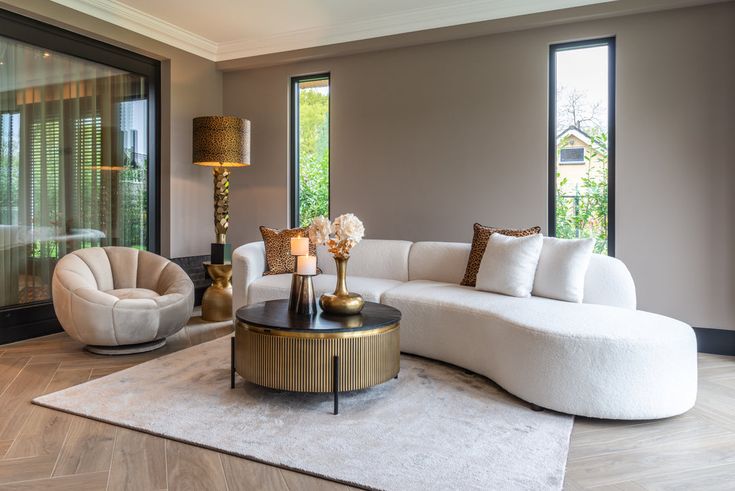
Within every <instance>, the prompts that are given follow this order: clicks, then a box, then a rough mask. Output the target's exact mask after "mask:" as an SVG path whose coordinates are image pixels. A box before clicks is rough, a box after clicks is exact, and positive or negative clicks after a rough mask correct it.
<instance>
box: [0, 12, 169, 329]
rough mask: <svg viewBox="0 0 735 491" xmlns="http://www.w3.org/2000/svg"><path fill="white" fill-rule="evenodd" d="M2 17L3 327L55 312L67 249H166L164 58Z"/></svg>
mask: <svg viewBox="0 0 735 491" xmlns="http://www.w3.org/2000/svg"><path fill="white" fill-rule="evenodd" d="M0 27H1V28H2V29H1V32H2V33H3V34H2V36H0V311H1V312H2V313H3V314H2V315H3V316H4V317H3V319H4V321H3V323H4V324H5V325H3V326H2V327H5V326H6V325H9V324H12V323H14V322H15V323H16V324H15V325H18V324H23V323H27V322H30V321H31V320H32V321H34V322H36V321H45V320H47V319H48V317H44V315H46V314H44V313H43V312H48V310H44V309H50V305H49V303H48V301H49V300H50V297H51V278H52V275H53V271H54V267H55V266H56V264H57V262H58V261H59V259H61V257H63V256H64V255H65V254H68V253H70V252H72V251H74V250H77V249H81V248H85V247H92V246H107V245H118V246H126V247H135V248H138V249H152V250H156V249H157V247H158V245H157V242H156V235H157V234H156V229H157V224H156V221H155V220H156V215H157V207H156V206H157V205H156V203H157V192H156V191H157V187H156V184H155V176H156V166H157V159H156V155H157V151H156V141H155V135H156V121H157V115H156V107H157V106H156V102H155V96H156V90H157V86H158V74H159V66H160V64H159V63H158V62H157V61H155V60H151V59H148V58H145V57H142V56H139V55H137V54H134V53H129V52H127V51H124V50H122V49H119V48H115V47H113V46H107V45H103V44H101V43H98V42H97V41H92V40H88V39H86V38H83V37H82V36H77V35H75V34H72V33H69V32H66V31H61V30H59V29H57V28H54V27H50V26H46V25H45V24H42V23H39V22H35V21H32V20H30V19H27V18H24V17H20V16H16V15H14V14H10V13H6V12H2V11H0ZM52 47H53V48H52ZM77 55H78V56H77ZM93 60H97V61H93ZM33 309H41V310H35V311H33V312H36V313H32V310H33ZM7 312H13V313H17V312H20V313H19V314H18V315H17V316H16V317H12V316H11V317H9V315H10V314H7V315H6V313H7ZM13 315H15V314H13ZM8 319H9V320H8ZM6 321H7V323H6ZM0 331H2V329H0ZM2 339H5V338H4V334H3V332H0V340H2Z"/></svg>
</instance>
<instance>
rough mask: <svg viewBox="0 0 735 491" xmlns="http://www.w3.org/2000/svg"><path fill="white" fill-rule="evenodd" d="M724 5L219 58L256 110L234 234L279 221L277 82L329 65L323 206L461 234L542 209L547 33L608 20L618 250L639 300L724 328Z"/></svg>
mask: <svg viewBox="0 0 735 491" xmlns="http://www.w3.org/2000/svg"><path fill="white" fill-rule="evenodd" d="M733 26H735V4H733V3H727V4H719V5H712V6H706V7H697V8H691V9H680V10H672V11H665V12H660V13H653V14H641V15H635V16H629V17H618V18H611V19H605V20H599V21H592V22H584V23H575V24H568V25H563V26H554V27H548V28H541V29H534V30H528V31H520V32H512V33H505V34H497V35H493V36H486V37H482V38H474V39H468V40H461V41H451V42H444V43H440V44H433V45H425V46H419V47H411V48H404V49H396V50H390V51H382V52H376V53H368V54H359V55H353V56H348V57H342V58H331V59H326V60H320V61H316V62H309V63H301V64H292V65H285V66H277V67H271V68H263V69H258V70H252V71H242V72H229V73H225V75H224V93H223V98H224V99H223V109H224V111H225V113H232V114H235V115H238V116H242V117H247V118H249V119H251V120H252V122H253V133H252V144H253V153H252V160H253V166H252V167H249V168H246V169H236V170H235V171H234V172H233V178H232V189H233V198H232V204H233V206H232V213H231V215H232V221H231V233H230V238H231V241H232V242H233V243H234V244H235V245H239V244H242V243H245V242H248V241H252V240H257V239H258V238H259V234H258V229H257V227H258V225H261V224H265V225H269V226H275V227H283V226H286V225H287V216H288V206H287V200H288V107H287V101H288V97H287V95H288V81H289V77H291V76H293V75H300V74H308V73H316V72H322V71H329V72H331V74H332V132H331V137H332V174H331V177H332V185H331V192H332V214H333V215H335V216H336V215H337V214H339V213H342V212H347V211H351V212H355V213H356V214H358V215H359V216H360V217H361V218H363V219H364V221H365V225H366V227H367V231H368V235H369V236H370V237H375V238H394V239H409V240H450V241H469V240H470V239H471V233H472V223H473V222H474V221H480V222H483V223H486V224H492V225H508V226H527V225H535V224H540V225H543V226H545V225H546V220H547V218H546V217H547V205H546V202H547V201H546V200H547V187H546V186H547V184H546V183H547V161H546V159H547V157H546V153H547V135H546V132H547V56H548V46H549V44H551V43H555V42H561V41H568V40H575V39H584V38H592V37H600V36H609V35H616V36H617V42H618V65H617V66H618V81H617V84H618V85H617V95H618V107H617V110H618V119H617V131H618V142H617V152H618V159H617V171H618V179H617V210H616V211H617V217H618V218H617V229H616V230H617V237H618V241H617V250H618V256H619V257H620V258H621V259H623V260H624V261H625V262H626V263H627V264H628V266H629V268H630V269H631V271H632V273H633V276H634V277H635V280H636V283H637V285H638V290H639V302H640V307H641V308H643V309H646V310H651V311H654V312H660V313H663V314H667V315H671V316H674V317H677V318H680V319H682V320H684V321H687V322H689V323H691V324H693V325H696V326H706V327H719V328H725V329H735V301H734V300H735V260H734V259H733V254H732V248H733V244H735V224H734V223H733V222H734V220H733V212H735V192H733V191H732V186H733V184H735V159H734V157H733V155H735V153H734V152H733V150H735V149H734V148H733V143H732V142H733V135H735V95H734V92H735V29H734V28H733Z"/></svg>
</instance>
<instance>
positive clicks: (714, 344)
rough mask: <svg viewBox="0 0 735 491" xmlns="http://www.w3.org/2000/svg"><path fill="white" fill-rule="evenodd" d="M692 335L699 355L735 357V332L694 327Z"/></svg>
mask: <svg viewBox="0 0 735 491" xmlns="http://www.w3.org/2000/svg"><path fill="white" fill-rule="evenodd" d="M694 333H695V334H696V335H697V351H699V352H700V353H710V354H713V355H728V356H735V331H730V330H727V329H710V328H707V327H695V328H694Z"/></svg>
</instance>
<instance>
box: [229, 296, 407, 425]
mask: <svg viewBox="0 0 735 491" xmlns="http://www.w3.org/2000/svg"><path fill="white" fill-rule="evenodd" d="M236 317H237V323H236V325H235V337H234V338H232V376H231V386H232V387H234V386H235V373H238V374H240V376H241V377H242V378H244V379H245V380H247V381H248V382H252V383H254V384H257V385H262V386H264V387H270V388H272V389H280V390H288V391H294V392H332V393H334V414H337V413H338V410H339V395H338V394H339V392H345V391H350V390H358V389H364V388H367V387H372V386H374V385H377V384H381V383H383V382H386V381H388V380H390V379H392V378H395V377H397V376H398V371H399V370H400V342H399V331H400V320H401V312H400V311H398V310H397V309H394V308H393V307H389V306H387V305H382V304H379V303H374V302H365V307H364V308H363V310H362V312H361V313H360V314H358V315H351V316H340V315H330V314H326V313H324V312H321V311H318V313H317V314H316V315H313V316H309V315H298V314H294V313H292V312H289V311H288V300H271V301H268V302H261V303H256V304H253V305H248V306H245V307H242V308H241V309H239V310H238V311H237V314H236Z"/></svg>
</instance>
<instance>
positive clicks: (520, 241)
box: [476, 233, 544, 297]
mask: <svg viewBox="0 0 735 491" xmlns="http://www.w3.org/2000/svg"><path fill="white" fill-rule="evenodd" d="M543 243H544V240H543V236H542V235H541V234H535V235H529V236H527V237H509V236H507V235H502V234H498V233H495V234H492V235H491V236H490V239H489V240H488V242H487V248H486V249H485V254H484V255H483V256H482V261H481V262H480V270H479V271H478V272H477V283H476V285H477V286H476V288H477V289H478V290H485V291H488V292H495V293H502V294H504V295H511V296H513V297H530V296H531V289H532V288H533V277H534V275H535V274H536V266H537V264H538V260H539V256H540V255H541V247H542V245H543Z"/></svg>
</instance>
